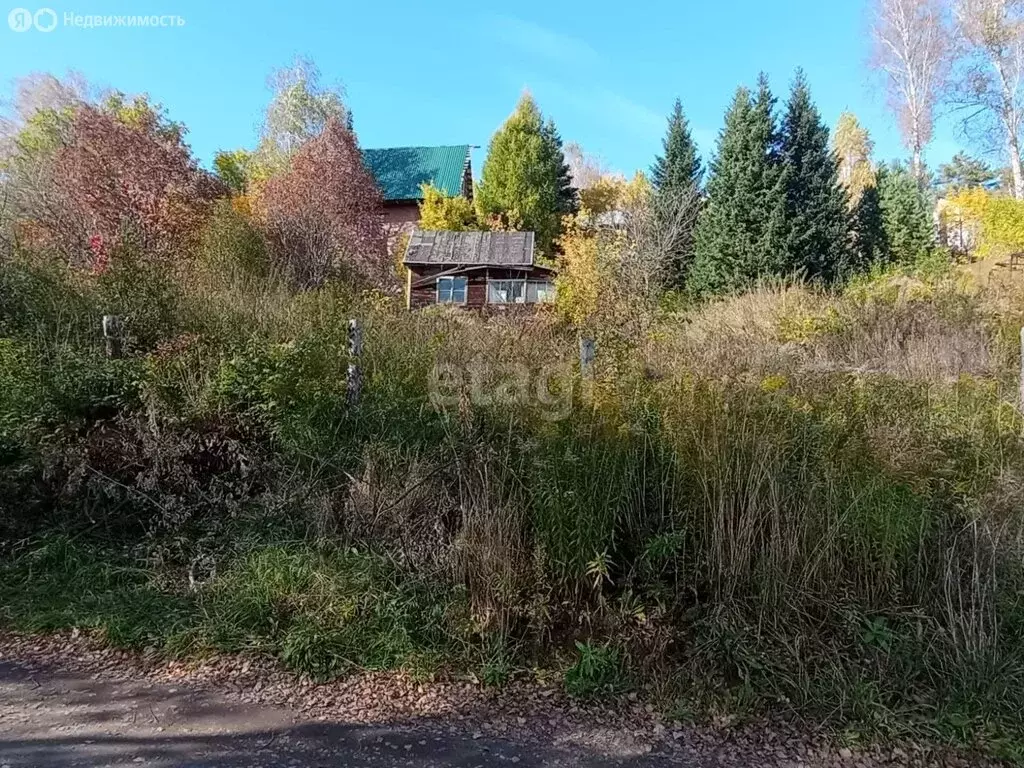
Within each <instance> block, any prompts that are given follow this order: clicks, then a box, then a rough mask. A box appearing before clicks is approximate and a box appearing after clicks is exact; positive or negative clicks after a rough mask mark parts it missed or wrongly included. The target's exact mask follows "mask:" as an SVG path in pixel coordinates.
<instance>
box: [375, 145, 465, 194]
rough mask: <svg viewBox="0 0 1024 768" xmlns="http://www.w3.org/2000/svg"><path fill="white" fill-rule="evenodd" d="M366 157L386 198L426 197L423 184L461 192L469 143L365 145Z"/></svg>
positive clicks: (453, 192)
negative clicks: (421, 186)
mask: <svg viewBox="0 0 1024 768" xmlns="http://www.w3.org/2000/svg"><path fill="white" fill-rule="evenodd" d="M363 159H364V160H365V161H366V167H367V168H368V169H369V171H370V173H372V174H373V177H374V178H375V179H376V180H377V186H378V187H380V190H381V193H382V194H383V195H384V199H385V200H422V199H423V193H422V191H421V190H420V184H433V185H434V186H435V187H437V188H438V189H441V190H444V192H445V193H446V194H448V195H460V194H462V174H463V171H464V170H465V167H466V162H467V160H468V159H469V145H468V144H458V145H455V146H449V147H388V148H386V149H364V150H363Z"/></svg>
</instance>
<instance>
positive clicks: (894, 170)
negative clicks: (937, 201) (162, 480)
mask: <svg viewBox="0 0 1024 768" xmlns="http://www.w3.org/2000/svg"><path fill="white" fill-rule="evenodd" d="M877 177H878V182H877V183H878V198H879V207H880V209H881V218H882V227H883V229H884V230H885V244H886V252H885V258H886V259H887V260H889V261H895V262H899V263H901V264H910V263H912V262H914V261H916V260H917V259H920V258H923V257H925V256H927V255H928V254H929V253H931V250H932V248H933V247H934V246H935V225H934V223H933V221H932V213H931V211H932V207H931V205H930V203H929V200H928V199H927V197H925V193H924V192H922V190H921V187H920V185H919V184H918V181H917V179H916V178H915V177H914V175H913V174H912V173H911V172H910V171H908V170H907V169H906V168H904V167H903V166H902V165H900V164H898V163H893V164H892V165H889V166H886V165H884V164H883V165H881V166H879V168H878V173H877Z"/></svg>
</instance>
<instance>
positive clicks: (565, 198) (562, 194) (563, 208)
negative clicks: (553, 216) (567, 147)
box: [544, 118, 580, 216]
mask: <svg viewBox="0 0 1024 768" xmlns="http://www.w3.org/2000/svg"><path fill="white" fill-rule="evenodd" d="M544 141H545V146H546V149H547V153H548V158H547V161H546V162H547V163H550V165H551V166H552V167H553V168H555V169H557V170H556V184H557V187H558V193H557V200H558V205H557V211H558V214H559V215H560V216H568V215H570V214H573V213H576V212H577V211H578V210H579V208H580V201H579V197H578V195H577V193H576V187H574V186H573V183H572V169H571V168H570V167H569V164H568V163H567V162H566V160H565V152H564V150H563V148H562V136H561V135H560V134H559V133H558V128H557V127H555V121H554V120H552V119H551V118H548V120H547V122H546V123H544Z"/></svg>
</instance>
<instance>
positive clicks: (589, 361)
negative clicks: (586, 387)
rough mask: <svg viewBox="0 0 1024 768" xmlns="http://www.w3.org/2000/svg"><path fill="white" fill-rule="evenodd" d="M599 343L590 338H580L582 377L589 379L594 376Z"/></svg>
mask: <svg viewBox="0 0 1024 768" xmlns="http://www.w3.org/2000/svg"><path fill="white" fill-rule="evenodd" d="M596 353H597V343H596V342H595V341H594V340H593V339H592V338H590V337H589V336H580V375H581V376H582V377H583V378H584V379H589V378H591V377H592V376H593V375H594V357H595V355H596Z"/></svg>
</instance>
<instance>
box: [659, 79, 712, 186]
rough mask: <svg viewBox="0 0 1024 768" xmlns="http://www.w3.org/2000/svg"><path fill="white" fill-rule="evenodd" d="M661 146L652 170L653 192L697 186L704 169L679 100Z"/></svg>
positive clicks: (669, 119) (673, 109) (670, 116)
mask: <svg viewBox="0 0 1024 768" xmlns="http://www.w3.org/2000/svg"><path fill="white" fill-rule="evenodd" d="M661 146H662V154H661V155H659V156H658V157H656V158H655V159H654V165H652V166H651V185H652V186H653V187H654V189H655V191H660V190H662V189H676V188H680V187H692V186H700V180H701V176H703V175H704V169H703V168H702V167H701V162H700V156H699V155H698V154H697V146H696V145H695V144H694V143H693V137H692V136H691V135H690V126H689V124H688V123H687V121H686V116H685V115H684V114H683V104H682V102H681V101H680V100H679V99H676V103H675V106H674V107H673V108H672V114H671V115H669V118H668V132H667V133H666V134H665V138H664V139H662V142H661Z"/></svg>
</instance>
